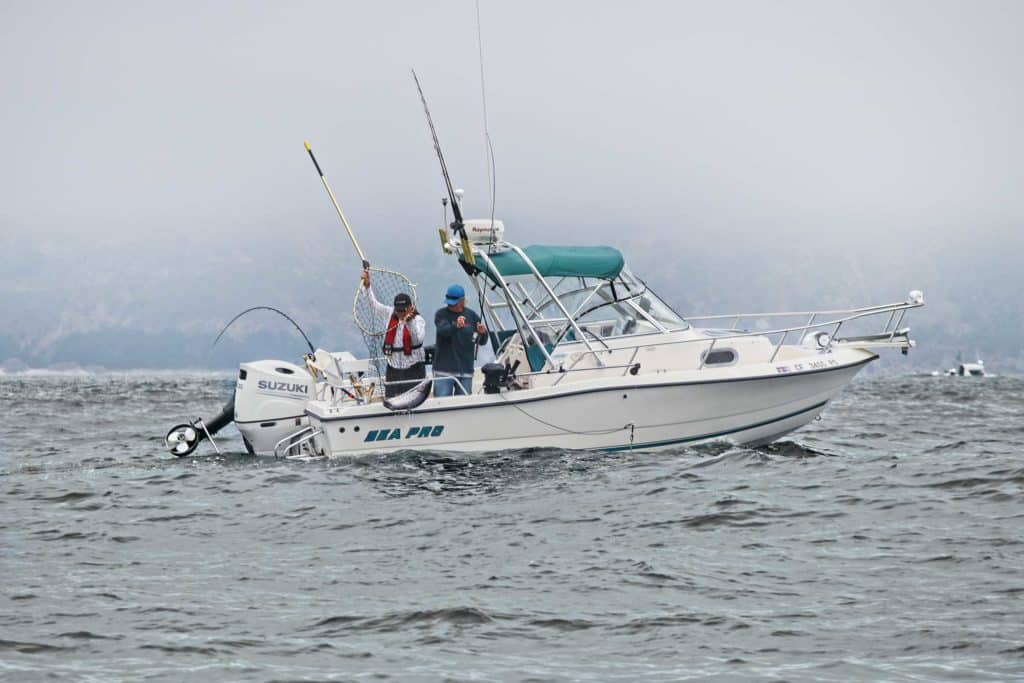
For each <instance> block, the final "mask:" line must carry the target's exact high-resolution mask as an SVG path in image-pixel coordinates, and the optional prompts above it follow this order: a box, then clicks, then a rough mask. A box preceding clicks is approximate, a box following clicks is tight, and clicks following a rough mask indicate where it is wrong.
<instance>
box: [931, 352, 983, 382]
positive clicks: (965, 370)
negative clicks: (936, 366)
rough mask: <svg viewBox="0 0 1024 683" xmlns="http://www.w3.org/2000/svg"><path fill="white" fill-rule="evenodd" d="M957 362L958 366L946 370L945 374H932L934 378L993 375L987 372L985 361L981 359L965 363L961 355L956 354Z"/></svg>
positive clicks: (936, 372) (937, 372)
mask: <svg viewBox="0 0 1024 683" xmlns="http://www.w3.org/2000/svg"><path fill="white" fill-rule="evenodd" d="M956 360H957V364H956V366H954V367H952V368H950V369H949V370H946V372H945V373H940V372H939V371H937V370H936V371H935V372H933V373H932V376H933V377H939V376H940V375H943V374H944V375H946V376H947V377H991V375H989V374H987V373H986V372H985V361H983V360H981V359H980V358H978V359H977V360H975V361H974V362H973V363H965V362H964V361H963V359H962V356H961V354H959V353H958V354H956Z"/></svg>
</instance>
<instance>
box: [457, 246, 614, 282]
mask: <svg viewBox="0 0 1024 683" xmlns="http://www.w3.org/2000/svg"><path fill="white" fill-rule="evenodd" d="M523 252H525V253H526V255H527V256H528V257H529V259H530V260H531V261H533V265H534V266H535V267H536V268H537V270H538V271H539V272H540V274H541V275H543V276H544V277H597V278H602V279H605V280H611V279H614V278H615V277H618V275H619V273H620V272H621V271H622V267H623V266H624V265H625V261H624V260H623V258H622V253H621V252H620V251H619V250H618V249H614V248H612V247H555V246H549V245H541V244H535V245H532V246H529V247H526V248H525V249H523ZM490 259H491V262H492V263H493V264H494V267H495V268H497V270H498V272H499V273H501V275H502V277H512V276H514V275H531V274H532V271H531V270H530V266H529V265H527V264H526V262H525V261H523V259H522V257H521V256H519V254H517V253H516V252H514V251H512V250H511V249H510V250H508V251H503V252H501V253H498V254H492V255H491V256H490ZM477 267H482V269H483V270H484V272H486V273H487V274H488V275H489V276H491V279H494V275H493V273H491V272H490V269H489V268H486V267H484V264H483V262H482V259H479V260H478V262H477Z"/></svg>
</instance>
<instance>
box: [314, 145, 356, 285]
mask: <svg viewBox="0 0 1024 683" xmlns="http://www.w3.org/2000/svg"><path fill="white" fill-rule="evenodd" d="M303 144H305V145H306V151H307V152H309V158H310V159H312V160H313V165H314V166H316V172H317V173H319V174H320V182H322V183H323V184H324V189H325V190H327V196H328V197H330V198H331V203H332V204H334V210H335V211H337V212H338V218H340V219H341V224H342V225H344V226H345V231H346V232H347V233H348V238H349V239H350V240H352V246H353V247H355V248H356V253H357V254H359V259H360V260H361V261H362V262H363V270H366V269H367V268H369V267H370V262H369V261H367V260H366V257H365V256H364V255H363V250H362V249H360V248H359V242H357V241H356V236H355V235H354V234H353V233H352V228H351V226H349V224H348V220H346V219H345V214H344V213H342V211H341V205H340V204H338V199H337V197H335V196H334V191H333V190H331V186H330V184H329V183H328V182H327V177H326V176H325V175H324V172H323V171H321V170H320V164H318V163H317V161H316V157H315V156H313V148H312V147H310V146H309V142H308V141H307V142H304V143H303Z"/></svg>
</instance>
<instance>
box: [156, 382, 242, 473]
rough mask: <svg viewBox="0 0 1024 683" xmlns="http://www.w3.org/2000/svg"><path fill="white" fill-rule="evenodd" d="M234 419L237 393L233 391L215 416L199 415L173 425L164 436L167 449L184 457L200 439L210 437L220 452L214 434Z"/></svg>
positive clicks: (215, 448)
mask: <svg viewBox="0 0 1024 683" xmlns="http://www.w3.org/2000/svg"><path fill="white" fill-rule="evenodd" d="M234 419H235V395H234V394H233V393H232V394H231V399H230V400H229V401H228V402H227V403H225V404H224V407H223V408H221V410H220V412H219V413H217V415H215V416H214V417H213V418H211V419H209V420H204V419H203V418H201V417H197V418H196V419H194V420H192V421H191V422H186V423H185V424H180V425H175V426H174V427H171V431H169V432H167V436H165V437H164V445H165V446H167V450H169V451H170V452H171V455H176V456H178V457H179V458H184V457H185V456H186V455H189V454H190V453H192V451H194V450H195V449H196V446H198V445H199V442H200V441H202V440H203V439H209V440H210V443H212V444H213V448H214V450H216V451H217V452H218V453H220V449H219V448H217V442H215V441H214V440H213V435H214V434H216V433H217V432H219V431H220V430H221V429H223V428H224V427H226V426H227V425H229V424H230V423H231V422H232V421H233V420H234Z"/></svg>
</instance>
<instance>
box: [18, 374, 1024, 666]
mask: <svg viewBox="0 0 1024 683" xmlns="http://www.w3.org/2000/svg"><path fill="white" fill-rule="evenodd" d="M232 383H233V380H232V378H231V377H230V376H228V375H221V376H214V375H199V374H194V375H187V376H179V375H176V374H174V373H132V374H127V375H89V374H83V375H80V376H67V375H56V376H21V375H14V376H6V377H0V577H2V586H3V590H2V592H0V605H2V609H0V679H3V680H10V681H36V680H40V681H41V680H84V681H122V680H123V681H139V680H152V681H164V680H166V681H178V680H236V681H306V680H309V681H312V680H316V681H324V680H339V681H348V680H364V679H373V680H378V679H384V680H388V679H390V680H399V681H410V680H412V681H419V680H422V681H435V680H452V681H488V680H498V681H561V680H578V681H680V680H788V681H803V680H806V681H849V680H892V681H933V680H1022V679H1024V458H1022V448H1021V442H1022V439H1024V379H1021V378H1014V377H999V378H990V379H984V380H965V379H959V378H945V377H943V378H933V377H910V376H908V377H882V378H865V379H861V380H859V381H857V382H855V383H854V384H853V385H852V386H851V387H850V388H849V389H848V390H847V391H846V392H845V393H844V394H843V395H842V396H841V397H840V398H839V399H838V400H837V401H835V402H834V403H833V404H832V405H831V406H830V407H829V408H828V409H827V410H826V412H825V414H824V416H823V419H822V420H821V421H819V422H816V423H814V424H812V425H810V426H808V427H807V428H805V429H803V430H801V431H799V432H797V433H795V434H793V435H791V436H790V437H789V438H787V439H785V440H784V441H782V442H780V443H777V444H775V445H773V446H770V447H766V448H760V449H747V448H737V447H733V446H730V445H728V444H725V443H721V444H712V445H708V446H702V447H697V448H679V449H676V450H672V451H659V452H651V453H643V452H633V453H616V454H612V455H608V454H596V453H587V452H564V451H548V450H534V451H525V452H524V451H517V452H503V453H492V454H480V455H476V456H450V455H444V454H439V453H412V452H410V453H404V454H399V455H393V456H379V457H364V458H360V459H357V460H352V461H330V462H328V461H316V462H294V461H283V460H274V459H271V458H254V457H250V456H247V455H244V452H243V448H242V444H241V440H240V438H239V436H238V434H237V432H235V431H234V430H233V429H229V430H228V431H229V432H230V433H227V434H226V435H225V438H223V439H219V442H220V445H221V447H222V448H223V449H225V453H224V454H223V455H219V456H218V455H216V454H214V453H213V451H212V449H211V448H209V445H208V444H203V445H202V446H201V447H200V450H199V453H200V454H199V455H197V456H194V457H189V458H185V459H176V458H174V457H171V456H170V455H168V454H167V453H166V452H165V451H164V448H163V435H164V433H165V432H166V430H167V429H168V428H169V427H170V426H171V425H172V424H175V423H177V422H180V421H181V418H183V417H189V416H194V415H199V414H212V413H213V412H215V411H216V410H217V409H218V408H219V407H220V406H221V405H222V403H223V401H224V399H225V398H226V396H227V394H228V392H229V391H230V389H231V386H232Z"/></svg>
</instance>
